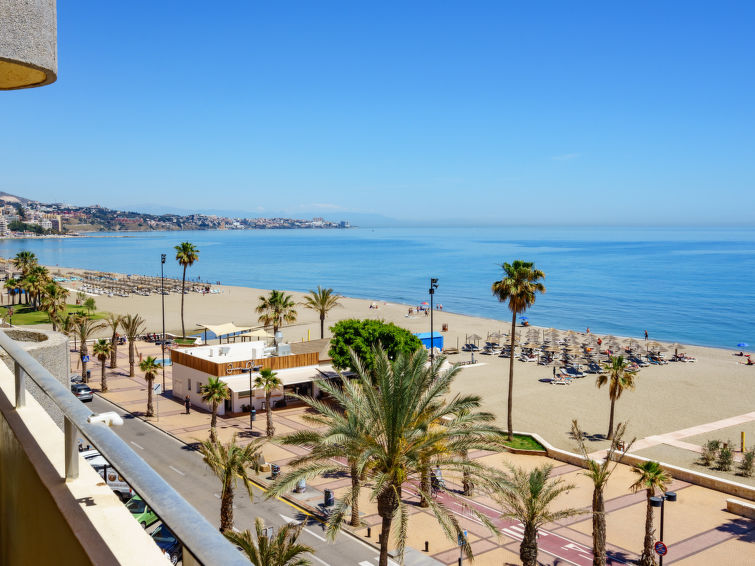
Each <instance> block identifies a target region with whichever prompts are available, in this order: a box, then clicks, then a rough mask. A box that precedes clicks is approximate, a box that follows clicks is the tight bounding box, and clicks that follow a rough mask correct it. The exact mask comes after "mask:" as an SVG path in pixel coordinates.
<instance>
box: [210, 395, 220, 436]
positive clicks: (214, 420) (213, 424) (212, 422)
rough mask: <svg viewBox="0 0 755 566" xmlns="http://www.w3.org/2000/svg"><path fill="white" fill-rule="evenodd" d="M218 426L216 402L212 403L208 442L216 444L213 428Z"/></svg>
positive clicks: (215, 433)
mask: <svg viewBox="0 0 755 566" xmlns="http://www.w3.org/2000/svg"><path fill="white" fill-rule="evenodd" d="M217 424H218V402H217V401H213V402H212V418H211V419H210V440H211V441H212V442H216V441H217V439H218V436H217V432H216V431H215V427H216V426H217Z"/></svg>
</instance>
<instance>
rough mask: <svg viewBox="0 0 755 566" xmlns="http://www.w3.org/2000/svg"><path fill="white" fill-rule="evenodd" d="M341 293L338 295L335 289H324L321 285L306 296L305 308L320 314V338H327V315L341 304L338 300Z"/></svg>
mask: <svg viewBox="0 0 755 566" xmlns="http://www.w3.org/2000/svg"><path fill="white" fill-rule="evenodd" d="M339 299H341V296H340V295H336V294H335V293H334V292H333V289H323V288H322V287H320V286H319V285H318V286H317V291H310V292H309V294H308V295H305V296H304V301H303V305H304V308H307V309H310V310H313V311H315V312H316V313H317V314H319V315H320V338H325V317H326V316H327V314H328V312H330V311H331V310H332V309H334V308H336V307H338V306H341V304H340V303H339V302H338V301H339Z"/></svg>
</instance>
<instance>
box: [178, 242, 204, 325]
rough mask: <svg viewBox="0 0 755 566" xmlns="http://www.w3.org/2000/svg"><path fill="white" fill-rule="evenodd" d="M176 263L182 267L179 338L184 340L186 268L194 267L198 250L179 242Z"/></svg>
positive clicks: (197, 259)
mask: <svg viewBox="0 0 755 566" xmlns="http://www.w3.org/2000/svg"><path fill="white" fill-rule="evenodd" d="M175 250H176V261H177V262H178V265H180V266H182V267H183V268H184V269H183V279H181V336H182V337H183V338H186V328H185V327H184V297H185V294H186V268H187V267H191V266H192V265H194V262H195V261H199V250H198V249H197V248H196V247H195V246H194V244H192V243H191V242H181V243H180V244H178V245H177V246H175Z"/></svg>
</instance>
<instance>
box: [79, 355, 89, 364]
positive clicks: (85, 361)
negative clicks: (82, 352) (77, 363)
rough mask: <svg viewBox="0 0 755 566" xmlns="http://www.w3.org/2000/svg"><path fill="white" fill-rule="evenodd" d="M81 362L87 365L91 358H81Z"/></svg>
mask: <svg viewBox="0 0 755 566" xmlns="http://www.w3.org/2000/svg"><path fill="white" fill-rule="evenodd" d="M81 361H82V362H84V363H87V362H88V361H89V356H81Z"/></svg>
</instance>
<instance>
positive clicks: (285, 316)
mask: <svg viewBox="0 0 755 566" xmlns="http://www.w3.org/2000/svg"><path fill="white" fill-rule="evenodd" d="M259 300H260V303H259V305H257V313H258V314H259V315H260V317H259V321H260V322H261V323H262V324H264V325H265V326H270V325H272V327H273V334H277V333H278V328H280V327H281V326H283V325H284V324H286V323H291V322H295V321H296V309H295V308H294V307H295V306H296V303H295V302H294V300H293V299H292V298H291V295H286V294H285V293H284V292H283V291H276V290H272V291H270V294H269V295H268V296H267V297H264V296H262V297H260V299H259ZM275 344H276V345H277V344H278V338H277V337H276V338H275Z"/></svg>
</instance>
